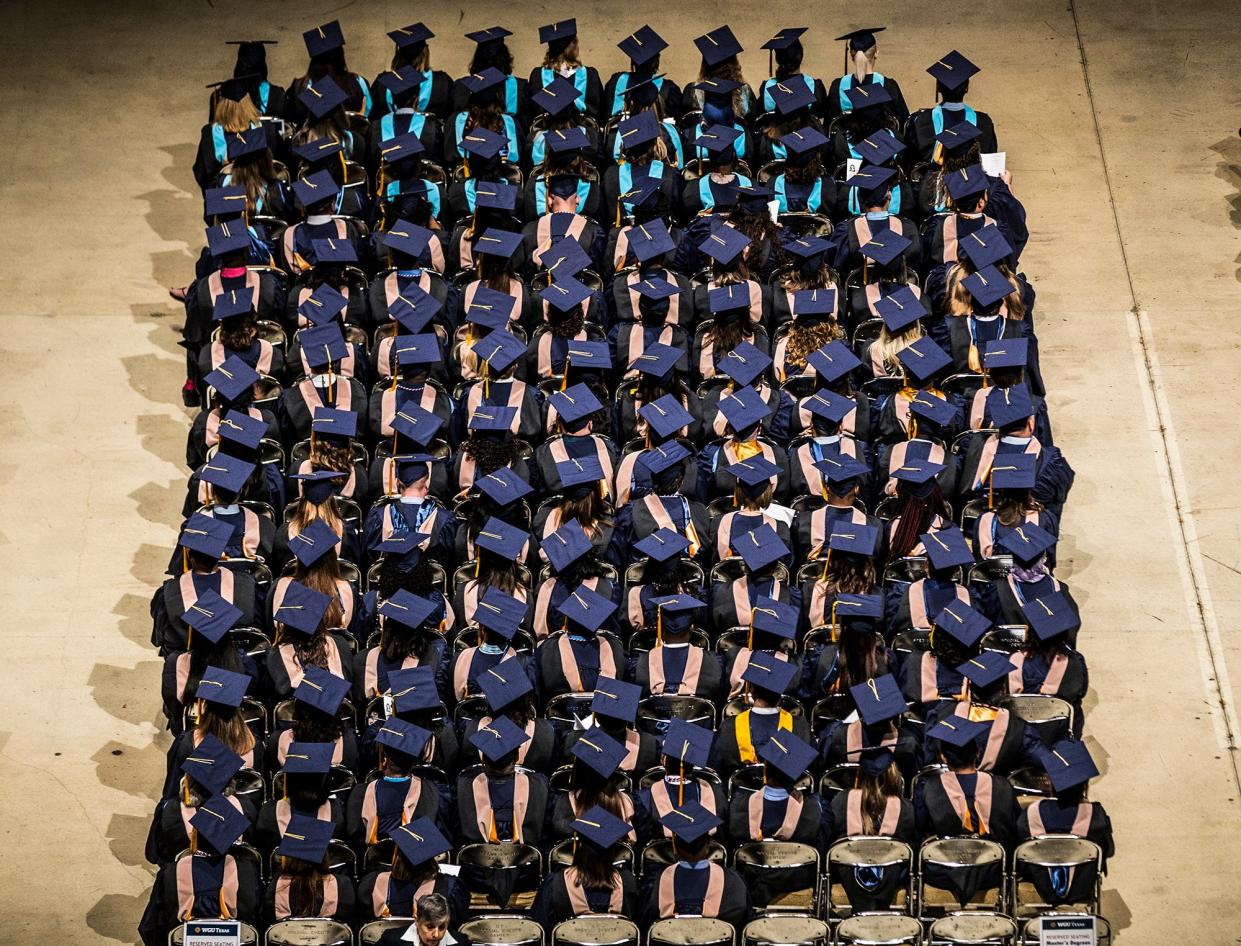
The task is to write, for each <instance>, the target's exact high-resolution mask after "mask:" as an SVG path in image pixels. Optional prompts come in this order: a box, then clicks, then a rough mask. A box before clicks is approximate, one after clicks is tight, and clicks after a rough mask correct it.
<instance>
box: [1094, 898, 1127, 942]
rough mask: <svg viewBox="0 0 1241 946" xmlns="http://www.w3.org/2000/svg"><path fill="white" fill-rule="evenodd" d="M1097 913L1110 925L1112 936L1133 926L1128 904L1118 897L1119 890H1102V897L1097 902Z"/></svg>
mask: <svg viewBox="0 0 1241 946" xmlns="http://www.w3.org/2000/svg"><path fill="white" fill-rule="evenodd" d="M1099 912H1100V913H1102V914H1103V916H1104V918H1105V919H1106V920H1107V921H1108V922H1109V923H1111V924H1112V934H1113V935H1115V934H1117V933H1119V932H1120V931H1121V930H1127V929H1129V927H1130V926H1131V925H1133V913H1132V912H1130V910H1129V904H1127V903H1125V898H1124V897H1122V896H1121V895H1120V891H1119V890H1107V889H1104V891H1103V896H1102V897H1101V898H1100V900H1099Z"/></svg>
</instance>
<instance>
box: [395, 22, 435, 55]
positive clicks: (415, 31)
mask: <svg viewBox="0 0 1241 946" xmlns="http://www.w3.org/2000/svg"><path fill="white" fill-rule="evenodd" d="M434 36H435V34H434V33H432V32H431V31H430V30H429V29H427V26H426V24H425V23H414V24H411V25H410V26H403V27H401V28H400V29H397V30H392V31H391V32H389V33H388V39H390V40H392V42H394V43H396V45H397V47H398V48H400V49H404V48H405V47H406V46H413V45H415V44H417V43H425V42H426V41H427V40H429V39H432V38H433V37H434Z"/></svg>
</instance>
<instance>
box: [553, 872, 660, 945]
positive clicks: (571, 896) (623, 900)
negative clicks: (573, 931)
mask: <svg viewBox="0 0 1241 946" xmlns="http://www.w3.org/2000/svg"><path fill="white" fill-rule="evenodd" d="M637 908H638V882H637V880H635V879H634V876H633V874H632V873H631V872H630V871H629V870H628V869H625V870H622V871H620V883H619V885H618V886H617V887H616V888H615V889H612V890H609V889H606V888H605V889H599V888H595V887H583V886H582V885H581V883H580V881H579V879H578V877H577V869H576V868H573V867H570V868H567V869H565V870H558V871H552V872H551V873H549V874H548V875H547V876H546V877H544V878H543V883H542V885H541V886H540V887H539V892H538V894H536V895H535V898H534V905H533V906H532V907H531V909H530V916H531V918H532V919H533V920H534V921H535V922H536V923H538V924H540V925H541V926H542V927H543V928H544V929H547V930H550V929H553V928H554V927H555V925H556V924H557V923H561V922H563V921H565V920H571V919H573V918H574V917H575V916H580V915H581V914H583V913H610V914H613V915H619V916H625V917H632V916H635V915H636V910H637Z"/></svg>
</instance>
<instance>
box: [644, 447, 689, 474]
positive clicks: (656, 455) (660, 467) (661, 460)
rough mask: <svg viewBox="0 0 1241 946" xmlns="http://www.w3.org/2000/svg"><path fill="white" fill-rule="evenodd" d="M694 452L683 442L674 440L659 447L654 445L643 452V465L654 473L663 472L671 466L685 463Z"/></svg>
mask: <svg viewBox="0 0 1241 946" xmlns="http://www.w3.org/2000/svg"><path fill="white" fill-rule="evenodd" d="M691 456H693V454H692V453H690V451H689V449H688V448H687V447H686V446H685V445H684V444H682V443H678V442H676V441H673V442H672V443H664V444H660V445H659V446H658V447H652V448H650V449H649V450H646V451H645V452H643V454H642V465H643V466H645V467H646V468H647V469H648V470H650V472H651V473H652V474H654V475H658V474H660V473H663V472H664V471H665V470H667V469H669V468H670V467H673V466H676V465H678V464H684V463H685V461H686V460H688V459H689V458H690V457H691Z"/></svg>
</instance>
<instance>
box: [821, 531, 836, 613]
mask: <svg viewBox="0 0 1241 946" xmlns="http://www.w3.org/2000/svg"><path fill="white" fill-rule="evenodd" d="M829 541H830V539H829ZM831 564H832V547H831V546H830V545H829V546H828V547H827V554H826V555H825V556H823V580H824V581H827V570H828V568H830V567H831ZM835 614H836V605H835V604H833V605H832V620H833V621H835V620H836V618H835Z"/></svg>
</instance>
